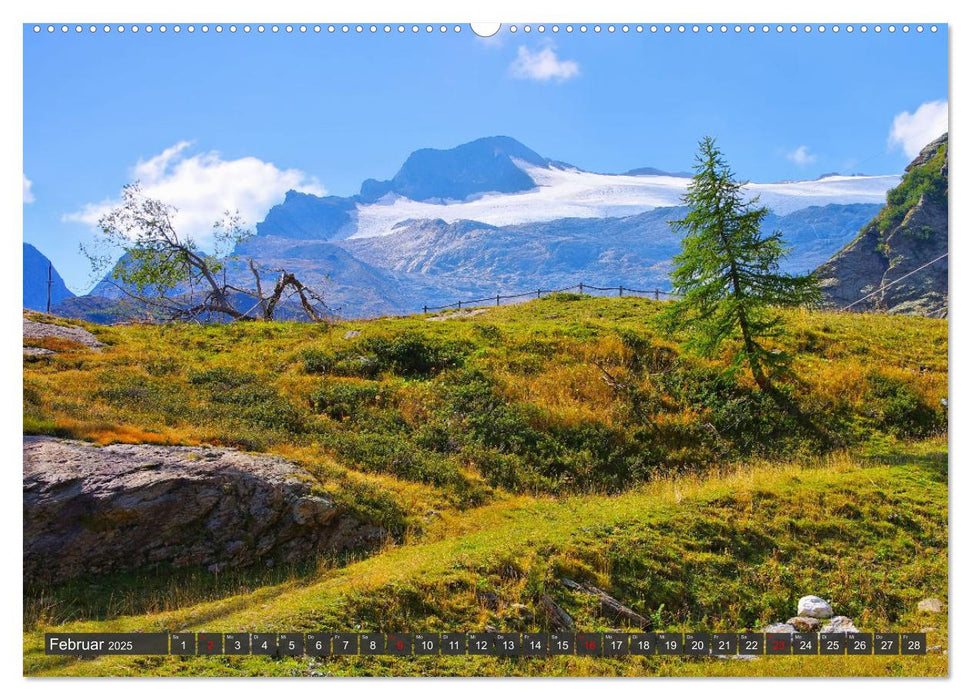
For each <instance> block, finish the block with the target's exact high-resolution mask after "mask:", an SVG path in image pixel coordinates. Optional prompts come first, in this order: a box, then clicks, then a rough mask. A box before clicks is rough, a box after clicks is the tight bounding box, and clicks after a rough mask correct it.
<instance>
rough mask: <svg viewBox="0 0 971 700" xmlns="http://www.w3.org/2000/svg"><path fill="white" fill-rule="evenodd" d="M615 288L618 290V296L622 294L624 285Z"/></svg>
mask: <svg viewBox="0 0 971 700" xmlns="http://www.w3.org/2000/svg"><path fill="white" fill-rule="evenodd" d="M617 289H618V291H619V292H620V295H619V296H624V285H620V286H619V287H618V288H617Z"/></svg>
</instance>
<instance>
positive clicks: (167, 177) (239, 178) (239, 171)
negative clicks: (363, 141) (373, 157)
mask: <svg viewBox="0 0 971 700" xmlns="http://www.w3.org/2000/svg"><path fill="white" fill-rule="evenodd" d="M191 146H192V144H191V143H190V142H188V141H180V142H179V143H177V144H175V145H174V146H172V147H170V148H166V149H165V150H164V151H162V152H161V153H159V154H158V155H156V156H153V157H151V158H149V159H147V160H139V161H138V162H137V163H136V164H135V166H134V167H133V168H132V169H131V173H130V175H131V180H133V181H134V180H138V181H139V182H140V184H141V186H142V190H143V191H144V192H145V194H146V195H148V196H149V197H153V198H155V199H160V200H162V201H163V202H165V203H166V204H171V205H173V206H174V207H176V208H177V209H178V213H177V214H176V216H175V218H174V221H173V222H174V223H175V225H176V226H177V229H178V231H179V233H180V234H183V235H189V236H191V237H192V238H193V239H194V240H195V241H196V242H197V243H199V244H200V245H202V246H204V247H205V246H207V245H209V244H210V243H211V241H212V225H213V223H214V222H215V221H216V220H217V219H218V218H220V217H221V216H222V214H223V212H225V211H227V210H229V211H236V210H239V213H240V215H241V216H242V218H243V221H244V222H245V224H246V225H247V226H249V227H252V226H255V225H256V223H257V222H259V221H262V219H263V217H265V216H266V213H267V212H268V211H269V210H270V207H272V206H273V205H274V204H278V203H279V202H280V201H282V200H283V196H284V194H285V193H286V192H287V190H298V191H300V192H308V193H310V194H316V195H322V194H324V193H325V190H324V188H323V187H322V186H321V184H320V183H319V182H318V181H317V180H316V179H315V178H313V177H310V176H308V175H306V174H305V173H303V172H302V171H300V170H296V169H289V170H281V169H280V168H278V167H276V166H275V165H273V163H267V162H265V161H262V160H260V159H259V158H254V157H252V156H246V157H243V158H237V159H236V160H223V158H222V156H220V154H219V153H217V152H216V151H206V152H200V153H196V154H193V155H190V149H191ZM117 204H118V200H106V201H103V202H97V203H90V204H86V205H85V206H84V207H82V208H81V209H80V210H79V211H76V212H74V213H71V214H67V215H65V216H64V219H65V220H66V221H79V222H82V223H85V224H88V225H91V226H97V223H98V219H99V218H101V216H102V215H104V214H105V213H106V212H107V211H108V210H110V209H111V208H112V207H114V206H117Z"/></svg>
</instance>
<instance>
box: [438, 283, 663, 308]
mask: <svg viewBox="0 0 971 700" xmlns="http://www.w3.org/2000/svg"><path fill="white" fill-rule="evenodd" d="M573 291H576V292H578V293H580V294H586V293H588V292H607V293H610V292H617V296H620V297H622V296H624V295H625V294H626V295H627V296H635V297H649V298H653V299H654V300H655V301H660V300H661V299H662V298H663V299H678V298H680V297H679V296H678V295H677V294H675V293H673V292H671V291H669V290H664V289H660V288H655V289H637V288H636V287H624V286H623V285H621V286H619V287H598V286H596V285H593V284H585V283H584V282H580V284H575V285H573V286H572V287H562V288H560V289H542V288H540V289H533V290H530V291H528V292H522V293H520V294H496V295H495V296H489V297H482V298H481V299H466V300H463V301H456V302H453V303H451V304H443V305H441V306H430V305H428V304H425V305H424V306H422V313H426V314H427V313H428V312H429V311H445V310H447V309H462V308H469V307H472V306H482V305H485V304H489V305H490V306H500V305H501V304H502V302H503V301H504V300H513V299H521V300H523V301H525V300H527V299H540V298H542V297H543V296H549V295H550V294H563V293H566V292H573Z"/></svg>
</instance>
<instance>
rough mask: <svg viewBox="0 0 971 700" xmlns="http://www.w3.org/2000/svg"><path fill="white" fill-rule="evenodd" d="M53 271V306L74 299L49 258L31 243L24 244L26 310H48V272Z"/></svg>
mask: <svg viewBox="0 0 971 700" xmlns="http://www.w3.org/2000/svg"><path fill="white" fill-rule="evenodd" d="M49 270H52V272H53V273H52V275H51V278H52V280H53V284H52V285H51V306H54V305H55V304H57V303H59V302H61V301H64V300H65V299H71V298H73V297H74V293H73V292H71V290H70V289H68V288H67V286H66V285H65V284H64V280H63V279H61V276H60V274H58V272H57V270H56V269H53V266H52V265H51V261H50V260H48V258H47V256H46V255H44V254H43V253H41V252H40V251H39V250H37V249H36V248H35V247H34V246H32V245H31V244H30V243H24V308H25V309H33V310H34V311H46V310H47V279H48V271H49Z"/></svg>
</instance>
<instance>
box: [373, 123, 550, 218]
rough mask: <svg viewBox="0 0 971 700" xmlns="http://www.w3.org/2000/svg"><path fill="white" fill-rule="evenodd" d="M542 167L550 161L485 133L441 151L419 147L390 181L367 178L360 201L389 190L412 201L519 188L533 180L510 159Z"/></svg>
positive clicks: (527, 186)
mask: <svg viewBox="0 0 971 700" xmlns="http://www.w3.org/2000/svg"><path fill="white" fill-rule="evenodd" d="M513 158H516V159H518V160H522V161H525V162H527V163H529V164H531V165H537V166H540V167H546V166H547V165H549V164H550V161H549V159H547V158H544V157H543V156H541V155H539V154H538V153H536V152H535V151H533V150H530V149H529V148H527V147H526V146H524V145H523V144H521V143H519V141H517V140H516V139H513V138H510V137H508V136H489V137H486V138H482V139H477V140H475V141H472V142H470V143H465V144H462V145H461V146H457V147H455V148H449V149H447V150H439V149H436V148H422V149H421V150H418V151H415V152H414V153H412V154H411V155H410V156H408V159H407V160H406V161H405V163H404V165H402V166H401V169H400V170H399V171H398V173H397V174H396V175H395V176H394V177H393V178H392V179H390V180H384V181H378V180H365V181H364V184H363V185H361V196H360V197H361V200H362V201H364V202H374V201H376V200H378V199H380V198H381V197H383V196H384V195H386V194H388V193H389V192H394V193H395V194H399V195H402V196H404V197H408V198H409V199H413V200H415V201H420V202H427V201H434V200H464V199H467V198H468V197H471V196H473V195H477V194H482V193H484V192H502V193H505V194H509V193H511V192H523V191H525V190H530V189H532V188H534V187H536V183H535V182H533V180H532V179H531V178H530V177H529V175H527V174H526V173H524V172H523V171H522V170H520V169H519V168H518V167H516V165H515V164H514V163H513V161H512V159H513Z"/></svg>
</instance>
